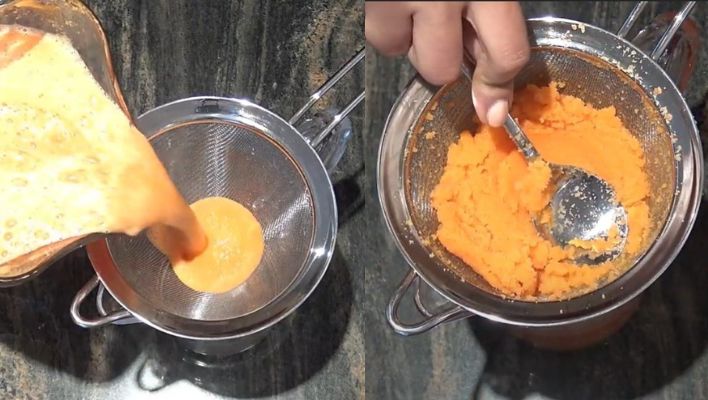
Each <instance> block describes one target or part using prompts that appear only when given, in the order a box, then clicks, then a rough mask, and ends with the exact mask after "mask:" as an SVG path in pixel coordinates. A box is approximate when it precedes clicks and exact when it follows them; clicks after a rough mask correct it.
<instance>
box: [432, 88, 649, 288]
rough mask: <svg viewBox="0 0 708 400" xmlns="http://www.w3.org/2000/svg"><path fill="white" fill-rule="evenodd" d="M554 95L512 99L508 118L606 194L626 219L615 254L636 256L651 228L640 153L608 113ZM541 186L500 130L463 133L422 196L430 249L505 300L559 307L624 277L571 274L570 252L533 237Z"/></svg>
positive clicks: (527, 92) (539, 169)
mask: <svg viewBox="0 0 708 400" xmlns="http://www.w3.org/2000/svg"><path fill="white" fill-rule="evenodd" d="M558 88H559V85H558V84H556V83H551V85H549V86H548V87H537V86H533V85H529V86H527V87H526V88H524V89H523V90H520V91H519V92H518V93H517V94H516V95H515V102H514V105H513V107H512V115H513V116H514V117H516V118H518V120H519V123H520V124H521V127H522V128H523V130H524V131H525V132H526V133H527V134H528V136H529V138H530V139H531V141H532V142H533V144H534V145H535V146H536V147H537V149H538V150H539V152H540V153H541V155H542V157H543V158H544V159H545V160H547V161H548V162H552V163H557V164H568V165H575V166H578V167H580V168H583V169H585V170H587V171H589V172H590V173H593V174H596V175H597V176H599V177H601V178H603V179H605V180H606V181H607V182H608V183H609V184H611V185H612V186H613V187H614V188H615V191H616V193H617V196H618V200H619V201H620V203H621V204H622V205H623V206H624V207H625V209H626V210H627V214H628V221H627V223H628V237H627V243H626V246H625V250H624V254H630V255H631V254H636V253H637V252H639V250H640V249H641V247H642V245H643V241H644V240H646V237H647V235H648V231H649V221H650V220H649V208H648V206H647V201H646V200H647V197H648V195H649V183H648V179H647V175H646V173H645V172H644V171H645V170H644V166H645V160H644V156H643V153H642V149H641V147H640V144H639V142H638V141H637V140H636V139H635V138H634V137H633V136H632V135H631V134H630V133H629V131H628V130H627V129H626V128H625V127H624V126H623V125H622V122H621V121H620V119H619V118H618V117H617V115H616V112H615V108H614V107H607V108H603V109H599V110H598V109H594V108H593V107H592V106H590V105H587V104H585V103H584V102H583V101H582V100H580V99H578V98H576V97H573V96H569V95H563V94H560V92H559V90H558ZM549 178H550V171H549V169H548V166H547V165H545V164H544V163H533V164H532V165H528V164H527V163H526V161H525V160H524V158H523V156H522V155H521V154H520V153H519V152H518V151H517V149H516V147H515V145H514V144H513V142H511V140H510V139H509V138H508V136H507V133H506V132H505V131H504V130H503V128H499V129H496V128H491V127H488V126H481V127H480V128H479V130H478V131H477V132H475V133H474V134H473V133H471V132H467V131H465V132H462V133H461V134H460V137H459V140H458V141H457V142H456V143H453V144H452V145H451V146H450V148H449V149H448V155H447V164H446V166H445V170H444V172H443V175H442V177H441V179H440V182H439V183H438V185H437V187H436V188H435V190H434V191H433V193H432V195H431V197H432V205H433V207H434V208H435V210H436V211H437V217H438V220H439V222H440V225H439V228H438V232H437V238H438V240H439V241H440V242H441V243H442V245H443V246H444V247H445V248H446V249H447V250H448V251H450V252H451V253H453V254H454V255H456V256H458V257H459V258H461V259H462V260H463V261H464V262H465V263H466V264H468V265H470V266H471V268H473V269H474V270H475V271H476V272H477V273H478V274H480V275H481V276H482V277H483V278H484V279H485V280H486V281H487V282H488V283H489V284H490V285H491V286H493V287H494V288H496V289H497V290H498V291H499V292H500V293H501V294H502V295H504V296H510V297H515V298H521V299H535V300H539V299H548V300H551V299H559V298H565V297H569V296H573V295H577V294H580V293H583V292H587V291H590V290H593V289H595V288H597V287H598V285H600V284H602V283H603V282H605V281H608V280H611V279H613V278H615V277H617V276H618V275H619V274H621V273H622V272H623V271H624V269H626V265H625V266H623V265H621V260H622V259H625V257H620V258H619V259H617V260H615V261H614V262H607V263H604V264H601V265H598V266H583V265H578V264H575V263H574V262H572V261H571V260H570V257H569V256H570V250H569V249H563V248H561V247H559V246H557V245H554V244H553V243H552V242H550V241H549V240H547V239H544V238H542V237H541V236H540V235H539V233H538V231H537V230H536V228H535V226H534V224H533V222H532V217H533V216H534V215H536V214H537V213H538V211H540V210H541V209H543V208H544V207H545V206H546V205H547V204H548V201H549V200H550V196H549V193H548V192H547V191H546V190H545V189H546V187H547V184H548V181H549ZM625 264H627V263H625ZM623 268H624V269H623Z"/></svg>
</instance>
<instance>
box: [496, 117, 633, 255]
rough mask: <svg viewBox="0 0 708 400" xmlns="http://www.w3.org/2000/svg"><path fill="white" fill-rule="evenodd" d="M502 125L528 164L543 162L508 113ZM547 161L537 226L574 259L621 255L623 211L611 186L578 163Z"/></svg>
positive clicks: (624, 237)
mask: <svg viewBox="0 0 708 400" xmlns="http://www.w3.org/2000/svg"><path fill="white" fill-rule="evenodd" d="M504 128H505V129H506V131H507V133H508V134H509V137H511V139H512V141H513V142H514V143H515V144H516V146H517V147H518V148H519V150H520V151H521V153H522V154H523V155H524V158H525V159H526V161H527V162H528V163H531V162H536V161H542V158H541V155H540V153H539V152H538V150H536V148H535V147H534V146H533V144H532V143H531V141H530V140H529V138H528V137H527V136H526V134H525V133H524V132H523V130H521V127H520V126H519V124H518V123H517V122H516V120H514V118H513V117H512V116H511V115H510V114H507V117H506V119H505V121H504ZM543 162H545V161H543ZM546 164H547V165H548V167H549V168H550V169H551V179H550V182H549V184H548V191H549V192H550V193H551V200H550V202H549V204H548V205H547V206H546V208H545V209H544V210H542V211H541V212H540V213H539V215H538V216H537V217H536V218H535V219H534V223H535V225H536V228H537V229H538V231H539V232H540V233H541V234H542V235H543V236H544V237H546V238H548V239H550V240H551V241H552V242H554V243H556V244H558V245H560V246H563V247H571V248H572V249H573V260H574V261H575V262H576V263H578V264H585V265H597V264H601V263H603V262H606V261H610V260H613V259H615V258H616V257H617V256H619V255H620V254H621V253H622V250H623V249H624V245H625V242H626V240H627V212H626V210H625V209H624V207H622V205H621V204H619V202H618V201H617V196H616V194H615V190H614V189H613V188H612V186H611V185H610V184H609V183H607V182H606V181H605V180H603V179H602V178H600V177H598V176H596V175H593V174H590V173H588V172H587V171H585V170H583V169H581V168H578V167H574V166H570V165H559V164H553V163H546Z"/></svg>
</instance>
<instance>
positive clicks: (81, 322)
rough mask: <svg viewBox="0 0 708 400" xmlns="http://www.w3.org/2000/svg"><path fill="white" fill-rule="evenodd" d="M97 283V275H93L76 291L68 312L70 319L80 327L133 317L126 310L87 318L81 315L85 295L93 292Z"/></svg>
mask: <svg viewBox="0 0 708 400" xmlns="http://www.w3.org/2000/svg"><path fill="white" fill-rule="evenodd" d="M98 284H99V281H98V276H94V277H93V278H91V279H90V280H89V281H88V282H86V284H85V285H84V286H83V287H82V288H81V289H80V290H79V291H78V292H77V293H76V296H74V300H73V301H72V302H71V308H70V310H69V312H70V313H71V319H73V320H74V323H76V325H78V326H80V327H82V328H96V327H99V326H103V325H108V324H110V323H113V322H117V321H120V320H125V319H128V318H132V317H133V315H132V314H131V313H130V312H129V311H127V310H120V311H115V312H112V313H110V314H106V315H104V316H101V317H99V318H88V317H85V316H83V315H81V304H83V302H84V300H86V297H87V296H88V295H89V294H90V293H91V292H93V290H94V289H96V287H98Z"/></svg>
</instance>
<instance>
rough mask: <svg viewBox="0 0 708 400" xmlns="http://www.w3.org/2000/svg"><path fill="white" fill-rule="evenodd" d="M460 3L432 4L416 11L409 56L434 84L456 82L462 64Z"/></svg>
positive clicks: (425, 77)
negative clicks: (455, 4)
mask: <svg viewBox="0 0 708 400" xmlns="http://www.w3.org/2000/svg"><path fill="white" fill-rule="evenodd" d="M461 9H462V8H461V6H459V5H457V6H454V5H453V6H451V5H450V4H447V3H429V4H426V5H425V6H423V8H422V9H420V10H418V11H416V12H414V14H413V46H412V47H411V49H410V51H409V52H408V57H409V59H410V60H411V63H412V64H413V66H414V67H415V68H416V69H417V70H418V72H419V73H420V74H421V75H422V76H423V78H424V79H425V80H427V81H428V82H430V83H432V84H434V85H443V84H446V83H449V82H452V81H454V80H455V79H457V77H458V76H459V75H460V67H461V65H462V11H461Z"/></svg>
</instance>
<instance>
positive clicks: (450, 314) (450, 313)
mask: <svg viewBox="0 0 708 400" xmlns="http://www.w3.org/2000/svg"><path fill="white" fill-rule="evenodd" d="M420 280H421V279H420V276H418V274H417V273H416V272H415V271H413V270H410V271H409V272H408V274H407V275H406V276H405V278H403V280H402V281H401V284H400V285H399V286H398V288H397V289H396V291H395V292H394V293H393V296H392V297H391V300H390V301H389V303H388V307H386V318H387V319H388V324H389V325H391V327H392V328H393V330H394V331H396V333H398V334H399V335H403V336H412V335H417V334H419V333H423V332H427V331H429V330H431V329H433V328H435V327H436V326H438V325H440V324H443V323H448V322H453V321H458V320H461V319H465V318H469V317H471V316H473V315H474V314H473V313H471V312H469V311H467V310H465V309H464V308H462V307H460V306H451V307H448V308H446V309H445V310H443V311H440V312H438V313H437V314H436V313H434V312H431V311H430V310H429V309H428V307H426V306H425V305H424V304H423V302H422V299H421V298H420V285H421V282H420ZM414 282H415V283H416V294H415V304H416V308H417V309H418V311H419V313H420V314H421V316H422V317H423V318H422V319H421V320H420V321H418V322H414V323H406V322H403V321H401V319H400V316H399V315H398V308H399V307H400V305H401V300H402V299H403V297H404V296H405V294H406V293H407V292H408V289H410V287H411V285H412V284H413V283H414Z"/></svg>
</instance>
